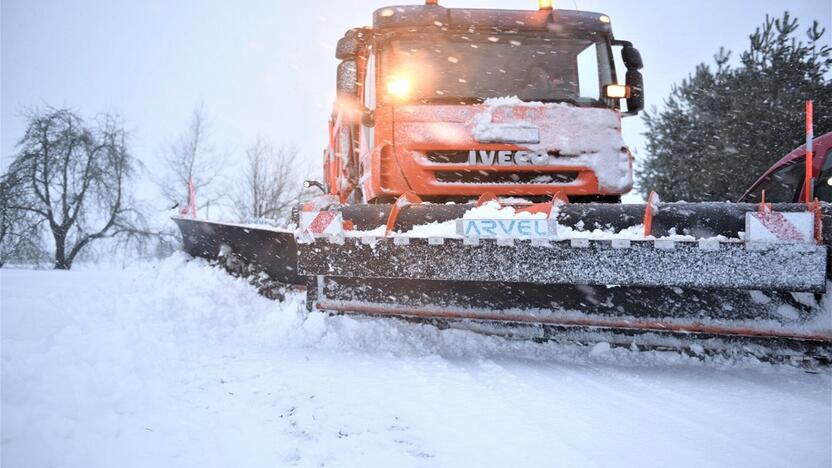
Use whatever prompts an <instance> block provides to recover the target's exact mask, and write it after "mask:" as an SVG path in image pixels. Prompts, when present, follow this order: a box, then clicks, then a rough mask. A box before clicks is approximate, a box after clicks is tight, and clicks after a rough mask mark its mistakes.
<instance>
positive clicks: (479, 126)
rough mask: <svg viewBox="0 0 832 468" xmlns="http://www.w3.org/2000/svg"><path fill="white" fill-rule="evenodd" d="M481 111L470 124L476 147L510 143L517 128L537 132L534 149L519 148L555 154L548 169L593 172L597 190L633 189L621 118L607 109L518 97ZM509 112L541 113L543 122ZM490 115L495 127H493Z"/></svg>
mask: <svg viewBox="0 0 832 468" xmlns="http://www.w3.org/2000/svg"><path fill="white" fill-rule="evenodd" d="M485 106H486V108H485V110H484V111H482V112H480V113H479V114H477V115H476V116H475V117H474V119H473V121H472V122H471V130H472V133H473V135H474V138H475V139H476V140H478V141H500V140H502V139H509V140H510V139H511V138H512V135H513V133H512V132H513V130H514V129H516V128H520V127H522V128H528V127H539V129H540V142H539V143H538V144H521V145H520V146H522V147H525V148H526V149H528V150H532V151H542V152H548V151H557V152H559V153H560V154H561V155H563V156H561V157H551V158H550V164H557V165H561V166H564V167H575V168H578V167H586V168H589V169H592V170H593V171H594V172H595V175H596V177H597V178H598V184H599V186H600V187H601V189H602V190H610V191H614V192H626V191H629V190H630V188H632V186H633V178H632V170H631V167H630V158H629V154H628V151H627V150H624V149H623V148H626V145H625V143H624V140H623V138H622V136H621V117H620V116H619V115H618V114H617V113H616V112H615V111H612V110H610V109H601V108H585V107H576V106H573V105H570V104H563V103H547V104H544V103H540V102H524V101H521V100H520V99H518V98H517V97H503V98H493V99H487V100H486V101H485ZM513 107H537V108H543V109H545V118H544V119H543V120H542V121H540V122H536V123H537V125H533V124H532V122H527V121H524V120H522V119H519V120H518V119H516V118H513V117H511V116H510V115H509V114H510V113H509V112H508V111H510V109H511V108H513ZM495 115H498V116H499V119H498V120H499V121H498V122H495Z"/></svg>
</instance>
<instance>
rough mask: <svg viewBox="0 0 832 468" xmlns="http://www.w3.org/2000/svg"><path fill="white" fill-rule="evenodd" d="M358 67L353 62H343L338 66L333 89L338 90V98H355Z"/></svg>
mask: <svg viewBox="0 0 832 468" xmlns="http://www.w3.org/2000/svg"><path fill="white" fill-rule="evenodd" d="M357 71H358V67H357V66H356V64H355V60H344V61H343V62H341V63H340V64H338V73H337V75H336V84H335V88H336V89H337V90H338V97H339V98H341V97H355V93H356V91H357V86H356V75H357Z"/></svg>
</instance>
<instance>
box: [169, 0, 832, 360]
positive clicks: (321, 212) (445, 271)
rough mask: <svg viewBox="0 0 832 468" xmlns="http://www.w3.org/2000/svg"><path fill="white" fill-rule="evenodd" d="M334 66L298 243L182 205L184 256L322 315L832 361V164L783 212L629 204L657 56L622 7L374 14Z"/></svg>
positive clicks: (813, 172)
mask: <svg viewBox="0 0 832 468" xmlns="http://www.w3.org/2000/svg"><path fill="white" fill-rule="evenodd" d="M619 49H620V50H619ZM616 53H620V57H621V62H622V63H623V65H624V70H617V69H616V60H615V55H614V54H616ZM336 57H337V59H338V60H339V61H340V64H339V65H338V69H337V80H336V86H337V96H338V97H337V101H336V103H335V105H334V107H333V112H332V115H331V119H330V121H329V142H328V146H327V147H326V149H325V150H324V153H323V174H324V178H323V181H322V182H318V181H308V182H307V183H306V185H307V187H310V188H312V187H317V188H318V189H320V192H321V193H320V195H319V196H317V197H315V198H314V199H312V200H310V201H309V202H306V203H303V204H302V205H300V206H298V207H297V208H296V210H295V211H294V214H293V218H294V222H295V226H294V228H293V229H290V230H280V229H275V228H271V227H268V226H262V225H253V224H229V223H219V222H212V221H207V220H200V219H197V218H196V212H195V211H196V210H195V209H192V210H191V212H190V213H182V214H180V216H177V217H175V218H174V219H175V221H176V223H177V224H178V226H179V228H180V230H181V232H182V235H183V245H184V249H185V250H186V251H187V252H188V253H190V254H191V255H194V256H199V257H205V258H209V259H219V260H221V261H222V262H223V264H224V265H225V266H226V267H227V268H229V269H230V270H232V271H234V272H235V273H237V274H246V275H249V274H256V275H258V276H257V277H258V278H261V279H262V278H267V279H268V281H269V282H270V283H269V284H278V285H295V286H297V287H301V288H303V287H305V289H306V294H307V304H308V308H309V309H310V310H319V311H322V312H328V313H337V314H359V315H364V316H384V317H397V318H403V319H408V320H417V321H421V322H427V323H431V324H434V325H436V326H439V327H454V328H456V327H459V328H465V329H470V330H475V331H479V332H483V333H492V334H500V335H505V336H507V337H513V338H523V339H534V340H565V341H570V342H578V343H587V344H591V343H597V342H607V343H610V344H611V345H613V346H626V347H631V348H640V349H641V348H651V349H674V350H683V351H685V352H689V353H693V354H707V353H727V354H730V355H733V354H736V353H741V354H751V355H754V356H758V357H760V358H765V359H777V360H786V361H789V362H795V363H804V362H809V361H811V362H822V363H827V364H828V363H829V362H830V359H832V318H831V316H832V305H831V304H830V298H829V297H828V296H827V295H826V289H827V281H828V278H829V254H830V249H829V247H830V243H832V231H830V226H829V224H830V219H832V217H830V210H829V205H828V204H827V203H825V202H823V201H817V200H816V199H814V197H813V186H814V185H815V182H816V180H818V177H821V176H822V174H821V171H825V170H827V169H826V168H825V166H824V160H823V158H824V157H825V156H826V154H825V153H824V154H821V153H820V152H818V154H817V155H814V156H813V153H812V148H811V143H812V141H813V140H812V138H811V136H810V137H809V139H808V142H809V143H810V145H809V146H810V148H808V149H804V152H805V153H806V154H807V156H806V157H804V159H805V160H806V170H808V172H806V174H807V176H806V177H805V180H804V182H807V184H805V185H803V186H802V188H796V189H795V191H796V192H794V193H797V194H796V195H795V197H794V199H792V198H791V197H789V199H788V200H783V201H787V203H774V204H772V203H768V202H767V201H766V200H765V193H764V192H763V193H760V194H758V195H761V197H758V199H757V200H755V202H754V203H662V202H661V201H660V200H659V198H658V196H657V195H656V194H651V195H650V197H649V199H648V201H647V203H644V204H622V203H621V196H622V195H623V194H626V193H627V192H629V191H630V190H631V189H632V186H633V169H632V155H631V152H630V150H629V148H628V147H627V146H626V144H625V143H624V141H623V139H622V134H621V118H622V117H626V116H632V115H636V114H637V113H638V112H639V111H640V110H642V108H643V105H644V94H643V88H644V86H643V78H642V74H641V71H640V70H641V69H642V67H643V64H642V58H641V55H640V53H639V52H638V50H637V49H636V48H635V47H634V46H633V45H632V44H631V43H630V42H628V41H623V40H618V39H616V38H615V37H614V35H613V32H612V26H611V19H610V18H609V17H608V16H606V15H604V14H600V13H591V12H583V11H571V10H563V9H556V8H553V7H552V5H551V2H550V1H547V0H540V2H539V7H538V9H537V10H528V11H525V10H490V9H456V8H445V7H443V6H441V5H439V4H437V2H436V1H431V0H428V2H427V3H426V4H424V5H415V6H391V7H386V8H381V9H379V10H377V11H375V13H374V15H373V24H372V26H371V27H363V28H355V29H351V30H349V31H347V32H346V34H345V35H344V36H343V38H342V39H341V40H340V41H339V42H338V45H337V48H336ZM622 74H623V78H624V79H623V80H620V79H619V76H620V75H622ZM621 82H623V83H624V84H620V83H621ZM830 162H832V161H830ZM812 163H814V165H812ZM825 177H829V175H826V176H825ZM801 180H803V179H801ZM823 183H826V181H825V179H824V182H823ZM191 201H193V200H191ZM774 201H778V200H774ZM827 201H828V200H827ZM193 205H194V204H193V203H190V205H189V206H193Z"/></svg>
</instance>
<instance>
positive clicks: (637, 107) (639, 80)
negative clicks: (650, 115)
mask: <svg viewBox="0 0 832 468" xmlns="http://www.w3.org/2000/svg"><path fill="white" fill-rule="evenodd" d="M626 80H627V86H629V87H630V97H628V98H627V113H628V114H631V115H635V114H638V113H639V112H640V111H642V110H644V77H643V76H641V72H640V71H638V70H627V76H626Z"/></svg>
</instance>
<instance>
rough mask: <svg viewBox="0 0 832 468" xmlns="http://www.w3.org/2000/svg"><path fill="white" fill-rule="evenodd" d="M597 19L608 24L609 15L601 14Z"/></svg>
mask: <svg viewBox="0 0 832 468" xmlns="http://www.w3.org/2000/svg"><path fill="white" fill-rule="evenodd" d="M598 21H600V22H602V23H604V24H610V17H609V16H607V15H601V16H600V17H599V18H598Z"/></svg>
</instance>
